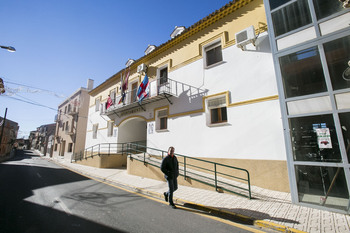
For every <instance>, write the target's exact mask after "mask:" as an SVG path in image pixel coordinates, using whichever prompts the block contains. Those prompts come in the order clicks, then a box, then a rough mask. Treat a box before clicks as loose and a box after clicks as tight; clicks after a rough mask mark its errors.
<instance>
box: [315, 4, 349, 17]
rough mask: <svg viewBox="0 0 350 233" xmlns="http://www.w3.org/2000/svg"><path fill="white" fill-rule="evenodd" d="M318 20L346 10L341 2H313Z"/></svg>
mask: <svg viewBox="0 0 350 233" xmlns="http://www.w3.org/2000/svg"><path fill="white" fill-rule="evenodd" d="M313 1H314V6H315V11H316V16H317V19H322V18H325V17H327V16H330V15H332V14H334V13H337V12H339V11H342V10H345V9H344V8H343V3H342V2H340V1H325V0H313Z"/></svg>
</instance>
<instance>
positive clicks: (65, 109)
mask: <svg viewBox="0 0 350 233" xmlns="http://www.w3.org/2000/svg"><path fill="white" fill-rule="evenodd" d="M66 113H67V106H66V107H64V114H66Z"/></svg>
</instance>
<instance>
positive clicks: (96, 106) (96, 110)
mask: <svg viewBox="0 0 350 233" xmlns="http://www.w3.org/2000/svg"><path fill="white" fill-rule="evenodd" d="M99 110H100V98H96V99H95V112H98V111H99Z"/></svg>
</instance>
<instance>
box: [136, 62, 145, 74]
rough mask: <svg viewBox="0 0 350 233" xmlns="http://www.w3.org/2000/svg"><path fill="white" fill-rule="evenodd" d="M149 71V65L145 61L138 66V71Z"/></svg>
mask: <svg viewBox="0 0 350 233" xmlns="http://www.w3.org/2000/svg"><path fill="white" fill-rule="evenodd" d="M142 72H145V73H146V72H147V66H146V64H145V63H142V64H141V65H139V66H138V67H137V73H142Z"/></svg>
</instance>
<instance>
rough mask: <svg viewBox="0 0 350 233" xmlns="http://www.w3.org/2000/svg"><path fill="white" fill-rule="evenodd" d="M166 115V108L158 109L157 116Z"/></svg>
mask: <svg viewBox="0 0 350 233" xmlns="http://www.w3.org/2000/svg"><path fill="white" fill-rule="evenodd" d="M166 116H168V110H167V109H164V110H160V111H158V117H166Z"/></svg>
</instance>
